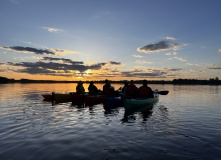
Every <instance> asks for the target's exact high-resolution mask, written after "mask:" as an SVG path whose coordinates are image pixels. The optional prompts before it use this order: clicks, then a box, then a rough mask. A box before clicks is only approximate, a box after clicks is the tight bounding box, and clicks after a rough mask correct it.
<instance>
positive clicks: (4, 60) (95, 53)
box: [0, 0, 221, 80]
mask: <svg viewBox="0 0 221 160" xmlns="http://www.w3.org/2000/svg"><path fill="white" fill-rule="evenodd" d="M220 6H221V1H220V0H1V1H0V23H1V24H0V76H2V77H7V78H14V79H22V78H26V79H35V80H104V79H110V80H142V79H147V80H173V79H178V78H188V79H202V80H203V79H210V78H215V77H218V78H219V79H221V76H220V74H221V20H220V17H221V9H220Z"/></svg>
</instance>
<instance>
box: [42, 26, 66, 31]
mask: <svg viewBox="0 0 221 160" xmlns="http://www.w3.org/2000/svg"><path fill="white" fill-rule="evenodd" d="M42 28H43V29H45V30H47V31H48V32H63V31H64V30H63V29H58V28H51V27H42Z"/></svg>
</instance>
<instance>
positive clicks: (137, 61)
mask: <svg viewBox="0 0 221 160" xmlns="http://www.w3.org/2000/svg"><path fill="white" fill-rule="evenodd" d="M136 63H138V64H152V63H153V62H147V61H140V60H136Z"/></svg>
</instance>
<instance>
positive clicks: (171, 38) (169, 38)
mask: <svg viewBox="0 0 221 160" xmlns="http://www.w3.org/2000/svg"><path fill="white" fill-rule="evenodd" d="M165 39H167V40H176V38H174V37H166V38H165Z"/></svg>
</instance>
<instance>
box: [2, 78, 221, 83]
mask: <svg viewBox="0 0 221 160" xmlns="http://www.w3.org/2000/svg"><path fill="white" fill-rule="evenodd" d="M125 81H126V80H121V81H111V80H110V83H122V84H124V83H125ZM78 82H79V81H53V80H30V79H20V80H15V79H8V78H6V77H0V84H6V83H78ZM82 82H84V83H90V81H82ZM93 82H94V83H104V80H101V81H93ZM134 83H136V84H142V83H143V81H142V80H134ZM148 84H174V85H221V80H219V79H218V77H216V78H215V79H213V78H210V79H209V80H197V79H174V80H172V81H164V80H159V81H156V80H153V81H151V80H150V81H148Z"/></svg>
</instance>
